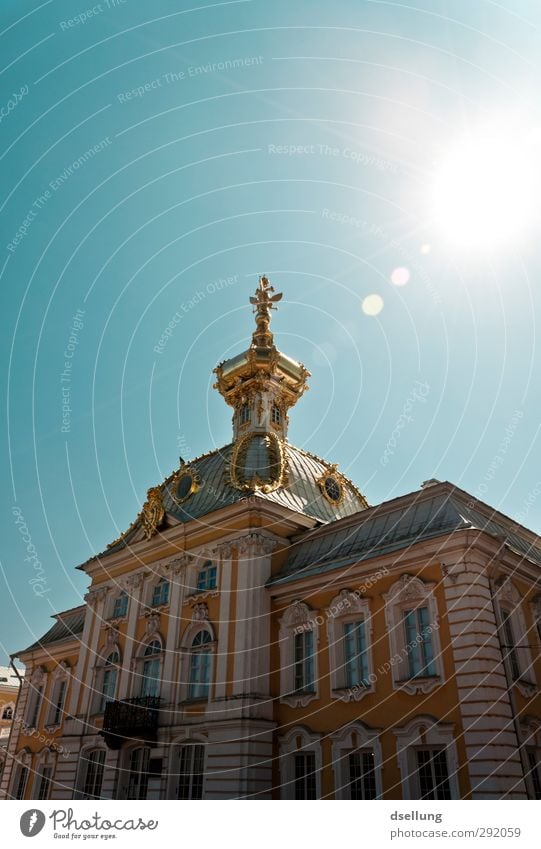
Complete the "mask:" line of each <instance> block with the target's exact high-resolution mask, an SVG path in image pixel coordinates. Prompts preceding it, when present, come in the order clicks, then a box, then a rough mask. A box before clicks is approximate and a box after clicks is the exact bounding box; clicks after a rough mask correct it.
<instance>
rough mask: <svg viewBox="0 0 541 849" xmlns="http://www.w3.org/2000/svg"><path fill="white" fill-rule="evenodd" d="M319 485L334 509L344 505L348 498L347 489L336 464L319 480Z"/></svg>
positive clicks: (328, 468)
mask: <svg viewBox="0 0 541 849" xmlns="http://www.w3.org/2000/svg"><path fill="white" fill-rule="evenodd" d="M317 485H318V486H319V488H320V490H321V493H322V495H323V497H324V498H325V499H326V500H327V501H328V502H329V504H332V505H333V507H338V506H339V505H340V504H342V502H343V501H344V499H345V497H346V488H345V486H344V479H343V478H342V475H341V474H340V472H339V471H338V466H337V465H336V464H333V465H331V466H328V467H327V470H326V471H325V472H324V473H323V474H322V475H321V477H320V478H319V479H318V481H317Z"/></svg>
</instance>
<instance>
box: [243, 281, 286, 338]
mask: <svg viewBox="0 0 541 849" xmlns="http://www.w3.org/2000/svg"><path fill="white" fill-rule="evenodd" d="M273 293H274V286H271V284H270V282H269V279H268V277H266V276H265V275H263V276H262V277H260V278H259V286H258V287H257V289H256V290H255V295H253V296H252V297H251V298H250V303H251V304H253V306H254V313H255V323H256V329H255V331H254V333H253V335H252V345H253V346H255V347H256V348H272V345H273V335H272V333H271V331H270V323H271V310H275V309H277V307H275V306H274V305H275V303H277V301H280V300H281V299H282V294H281V292H277V293H276V294H273Z"/></svg>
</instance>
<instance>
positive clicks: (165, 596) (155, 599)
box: [149, 577, 171, 610]
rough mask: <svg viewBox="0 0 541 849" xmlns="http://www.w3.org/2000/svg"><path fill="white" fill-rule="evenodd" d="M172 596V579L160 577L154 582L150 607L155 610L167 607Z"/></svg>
mask: <svg viewBox="0 0 541 849" xmlns="http://www.w3.org/2000/svg"><path fill="white" fill-rule="evenodd" d="M170 598H171V581H170V580H169V579H168V578H166V577H160V578H159V579H158V580H157V581H156V583H154V584H152V594H151V596H150V605H149V606H150V607H151V608H152V609H153V610H155V609H157V608H159V607H167V605H168V604H169V603H170Z"/></svg>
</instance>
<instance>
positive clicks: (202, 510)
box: [98, 443, 366, 557]
mask: <svg viewBox="0 0 541 849" xmlns="http://www.w3.org/2000/svg"><path fill="white" fill-rule="evenodd" d="M283 447H284V452H285V456H286V482H285V484H284V486H282V487H279V488H278V489H276V490H274V491H273V492H263V491H261V490H258V491H257V497H258V498H262V499H265V500H267V501H271V502H273V503H275V504H280V505H282V506H283V507H288V508H289V509H290V510H294V511H295V512H297V513H303V514H305V515H306V516H311V517H312V518H314V519H316V520H317V521H319V522H332V521H335V520H336V519H341V518H343V517H344V516H351V515H352V514H354V513H357V512H358V511H360V510H363V509H365V505H366V502H364V501H362V500H361V499H362V496H360V497H359V493H358V490H357V489H356V487H355V486H354V485H353V484H352V483H351V482H350V481H349V480H348V479H347V478H345V477H344V476H343V475H341V478H342V480H343V482H344V493H345V497H344V499H343V500H342V502H341V503H340V504H338V505H336V504H331V503H330V502H329V501H327V499H326V498H325V497H324V496H323V494H322V492H321V489H320V487H319V485H318V480H319V479H320V478H321V477H322V475H324V474H325V473H326V472H327V473H332V471H333V468H334V467H332V466H331V464H330V463H327V462H326V461H325V460H323V459H321V458H319V457H316V456H315V455H313V454H309V453H308V452H307V451H303V450H302V449H300V448H295V447H294V446H293V445H290V444H289V443H284V446H283ZM233 448H234V446H233V444H230V445H226V446H225V447H224V448H220V449H217V450H216V451H211V452H210V453H208V454H204V455H203V456H202V457H199V458H196V459H195V460H192V461H190V462H189V464H188V465H189V467H190V468H191V469H194V470H195V471H196V472H197V474H198V476H199V481H200V484H199V489H198V490H197V492H194V493H193V494H192V495H191V496H190V497H189V499H188V500H187V501H185V502H184V503H182V504H180V505H179V504H177V503H176V502H175V501H174V499H173V498H172V497H171V486H172V482H173V475H171V476H170V477H169V478H168V479H167V480H166V481H165V483H164V485H163V493H164V497H163V500H164V507H165V510H166V513H167V514H168V515H169V516H171V517H172V518H173V519H176V520H177V521H179V522H190V521H192V520H193V519H203V518H204V517H206V516H210V514H212V513H213V512H215V511H216V510H220V509H222V508H223V507H227V506H228V505H230V504H236V503H238V502H242V501H243V500H246V498H247V497H248V496H250V494H251V493H250V491H242V490H239V489H236V488H235V487H234V486H233V485H232V483H231V480H230V476H229V463H230V460H231V455H232V453H233ZM259 453H260V454H261V456H257V449H254V451H253V453H252V454H251V455H250V457H249V460H248V462H249V467H250V468H249V471H251V472H253V471H254V470H257V465H258V463H259V468H260V470H262V471H263V474H264V473H265V471H266V464H268V455H267V454H266V453H265V452H264V451H263V450H262V449H259ZM137 533H138V523H137V522H135V523H134V524H133V525H132V526H131V528H130V529H129V530H128V532H127V533H126V534H124V535H123V537H122V538H121V539H120V540H118V541H117V542H116V543H115V544H114V545H112V546H111V547H110V548H108V549H107V551H106V552H104V553H105V554H106V555H107V554H110V553H112V552H114V551H118V550H119V549H121V548H124V547H125V546H127V545H129V544H130V542H131V541H132V540H133V539H134V538H136V537H137ZM98 556H100V557H101V556H103V555H98Z"/></svg>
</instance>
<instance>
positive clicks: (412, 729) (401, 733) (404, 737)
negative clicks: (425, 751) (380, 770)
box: [394, 716, 460, 799]
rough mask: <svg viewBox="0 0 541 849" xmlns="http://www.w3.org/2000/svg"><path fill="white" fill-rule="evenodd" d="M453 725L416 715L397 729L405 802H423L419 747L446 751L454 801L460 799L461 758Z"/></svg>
mask: <svg viewBox="0 0 541 849" xmlns="http://www.w3.org/2000/svg"><path fill="white" fill-rule="evenodd" d="M453 729H454V726H453V725H452V724H451V723H446V722H438V720H437V719H435V718H434V717H433V716H416V717H414V718H413V719H412V720H411V722H408V724H407V725H404V726H403V727H402V728H398V729H396V730H395V732H394V734H395V736H396V747H397V758H398V766H399V768H400V773H401V776H402V788H403V798H404V799H420V797H421V793H420V790H419V787H418V785H417V759H416V751H417V749H418V748H445V750H446V753H447V771H448V775H449V789H450V793H451V799H460V794H459V789H458V755H457V749H456V741H455V738H454V735H453Z"/></svg>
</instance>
